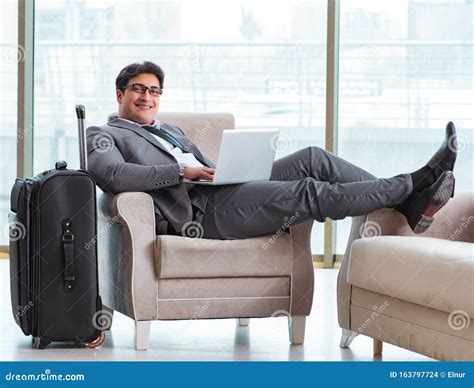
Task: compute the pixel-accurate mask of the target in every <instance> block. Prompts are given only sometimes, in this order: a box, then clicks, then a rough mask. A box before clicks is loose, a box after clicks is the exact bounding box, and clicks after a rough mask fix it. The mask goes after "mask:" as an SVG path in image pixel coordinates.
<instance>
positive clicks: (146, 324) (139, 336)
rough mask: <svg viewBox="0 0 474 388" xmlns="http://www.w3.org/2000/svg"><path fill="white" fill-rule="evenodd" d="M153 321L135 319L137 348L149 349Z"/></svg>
mask: <svg viewBox="0 0 474 388" xmlns="http://www.w3.org/2000/svg"><path fill="white" fill-rule="evenodd" d="M151 322H152V321H135V350H147V349H148V339H149V338H150V328H151Z"/></svg>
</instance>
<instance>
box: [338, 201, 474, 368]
mask: <svg viewBox="0 0 474 388" xmlns="http://www.w3.org/2000/svg"><path fill="white" fill-rule="evenodd" d="M353 240H356V241H354V242H353V243H352V241H353ZM349 241H350V242H349V244H348V246H347V249H346V254H345V256H344V261H343V264H342V267H341V269H340V272H339V277H338V285H337V291H338V295H337V299H338V316H339V325H340V327H341V328H342V338H341V344H340V345H341V347H348V346H349V345H350V343H351V342H352V340H353V339H354V337H355V336H356V335H357V334H364V335H367V336H369V337H372V338H373V339H374V354H380V353H381V352H382V344H383V342H387V343H390V344H393V345H397V346H400V347H402V348H405V349H408V350H412V351H414V352H417V353H421V354H424V355H427V356H429V357H432V358H435V359H438V360H457V361H466V360H474V323H473V319H474V244H473V243H474V193H472V192H460V193H456V195H455V197H454V198H453V199H451V201H449V203H448V204H447V205H446V206H445V207H444V208H443V209H441V210H440V212H439V213H438V214H437V215H436V221H435V223H434V224H433V225H432V226H431V228H430V229H428V230H427V231H426V232H425V233H423V234H421V235H414V234H413V233H412V232H411V230H410V228H409V226H408V225H407V223H406V220H405V218H404V217H403V216H402V215H400V214H399V213H397V212H395V211H393V210H389V209H381V210H378V211H375V212H373V213H371V214H369V215H367V216H362V217H357V218H354V219H353V223H352V230H351V238H350V239H349Z"/></svg>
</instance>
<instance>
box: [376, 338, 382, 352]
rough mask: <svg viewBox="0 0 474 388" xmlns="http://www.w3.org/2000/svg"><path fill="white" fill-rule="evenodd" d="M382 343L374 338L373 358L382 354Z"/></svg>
mask: <svg viewBox="0 0 474 388" xmlns="http://www.w3.org/2000/svg"><path fill="white" fill-rule="evenodd" d="M382 348H383V342H382V341H380V340H378V339H375V338H374V356H375V355H377V354H382Z"/></svg>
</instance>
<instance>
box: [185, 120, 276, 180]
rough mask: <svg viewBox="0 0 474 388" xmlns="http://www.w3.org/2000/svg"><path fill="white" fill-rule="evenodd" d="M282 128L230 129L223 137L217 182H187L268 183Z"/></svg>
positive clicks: (217, 169) (216, 176)
mask: <svg viewBox="0 0 474 388" xmlns="http://www.w3.org/2000/svg"><path fill="white" fill-rule="evenodd" d="M279 133H280V130H278V129H255V130H252V129H226V130H224V132H223V134H222V140H221V146H220V148H219V156H218V158H217V163H216V168H215V172H214V179H213V180H212V181H208V180H197V181H192V180H188V179H185V180H184V181H183V182H186V183H193V184H198V185H228V184H233V183H244V182H251V181H267V180H269V179H270V175H271V173H272V167H273V161H274V159H275V148H276V147H275V144H276V141H277V140H278V134H279Z"/></svg>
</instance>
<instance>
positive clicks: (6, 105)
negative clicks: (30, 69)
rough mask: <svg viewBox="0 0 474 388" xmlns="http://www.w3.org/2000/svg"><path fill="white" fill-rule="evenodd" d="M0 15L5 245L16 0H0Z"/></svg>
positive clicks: (18, 52) (18, 54) (0, 211)
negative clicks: (0, 10) (0, 3)
mask: <svg viewBox="0 0 474 388" xmlns="http://www.w3.org/2000/svg"><path fill="white" fill-rule="evenodd" d="M0 18H1V23H0V56H1V60H0V183H1V186H0V220H1V222H0V226H1V230H0V245H8V224H7V220H8V211H9V209H10V190H11V188H12V186H13V183H14V182H15V178H16V143H17V71H18V70H17V67H18V61H22V60H23V59H24V50H23V49H22V48H21V47H18V1H16V0H15V1H11V0H6V1H2V12H1V16H0ZM26 130H28V129H26ZM18 133H19V135H20V136H21V135H22V133H24V132H22V131H20V132H18Z"/></svg>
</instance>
